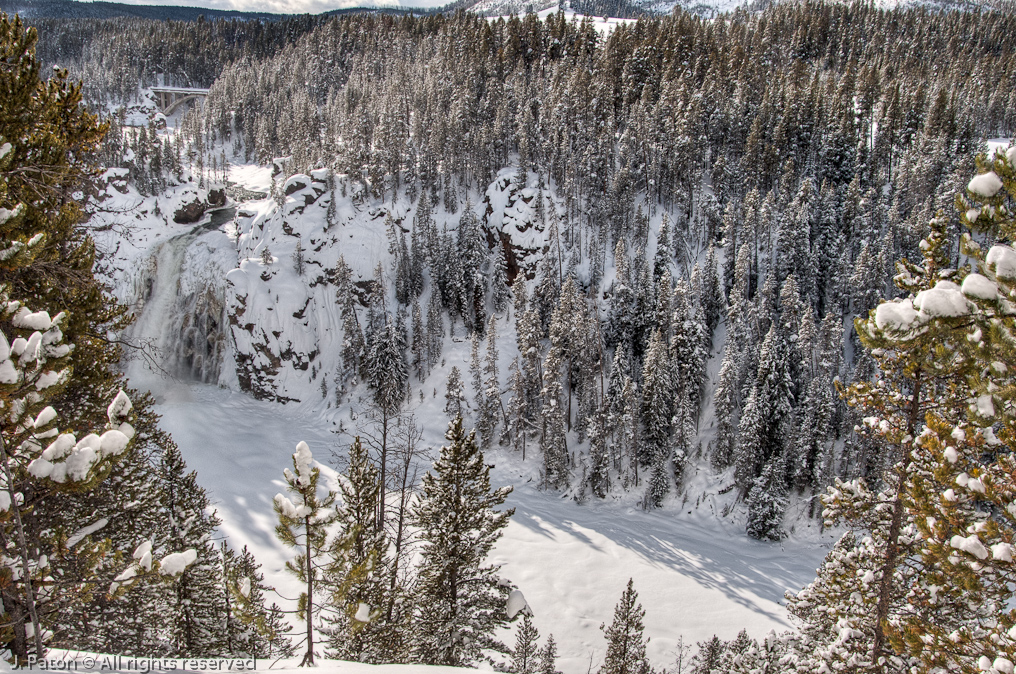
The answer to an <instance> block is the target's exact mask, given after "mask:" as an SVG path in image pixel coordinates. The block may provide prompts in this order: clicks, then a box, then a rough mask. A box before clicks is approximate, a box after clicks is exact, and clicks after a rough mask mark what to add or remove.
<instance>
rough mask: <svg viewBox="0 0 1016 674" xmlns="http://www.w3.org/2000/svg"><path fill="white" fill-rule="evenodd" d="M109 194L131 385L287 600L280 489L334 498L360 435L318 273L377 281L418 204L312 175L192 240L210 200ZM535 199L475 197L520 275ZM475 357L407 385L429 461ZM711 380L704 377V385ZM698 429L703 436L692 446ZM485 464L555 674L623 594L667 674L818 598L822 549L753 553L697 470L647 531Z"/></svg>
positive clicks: (501, 462)
mask: <svg viewBox="0 0 1016 674" xmlns="http://www.w3.org/2000/svg"><path fill="white" fill-rule="evenodd" d="M230 175H231V177H232V178H233V179H235V180H237V181H239V182H242V183H243V186H244V187H246V188H247V189H250V190H264V191H268V190H270V189H271V182H270V172H269V171H268V169H264V168H259V167H254V166H248V167H234V169H233V171H232V172H231V174H230ZM108 178H109V180H110V187H109V188H108V189H107V190H106V191H105V201H104V202H103V203H104V210H105V211H107V212H112V213H113V214H116V213H129V214H130V216H131V217H130V219H131V220H133V223H132V224H133V226H132V227H131V232H130V235H129V237H128V238H127V239H126V240H123V239H121V238H120V237H119V236H118V231H119V230H110V231H109V232H107V233H100V235H99V244H100V247H101V248H102V249H104V250H106V251H107V252H108V253H109V255H110V256H108V257H107V258H106V260H105V261H106V263H107V265H108V271H107V273H108V275H109V277H110V279H111V280H112V281H113V282H114V283H115V284H116V288H117V293H118V294H119V295H120V296H121V297H122V298H123V299H125V300H127V301H128V302H130V303H131V304H132V305H133V306H134V307H135V311H136V312H137V313H138V316H139V319H138V321H137V323H136V325H135V326H134V327H133V328H132V330H133V332H132V337H133V338H134V339H136V340H138V341H141V342H147V343H149V344H153V345H155V346H157V347H158V349H159V355H158V358H157V360H158V366H157V367H153V366H152V364H151V363H148V362H146V361H145V360H144V359H136V360H134V361H132V362H130V363H129V365H128V371H129V373H130V377H131V380H132V382H134V383H135V384H136V385H139V386H141V387H143V388H147V389H149V390H151V391H152V392H153V393H154V394H155V395H156V398H157V401H158V411H159V412H160V413H161V414H162V415H163V425H164V427H165V428H166V429H167V430H168V431H170V432H171V433H172V435H173V438H174V440H175V441H176V442H177V443H178V444H179V446H180V448H181V450H182V452H183V454H184V457H185V458H186V460H187V462H188V464H189V466H190V467H191V468H194V469H196V470H197V473H198V480H199V482H200V483H201V484H202V485H203V486H205V487H206V488H207V489H208V490H209V491H210V492H211V494H212V496H213V498H214V499H215V502H216V509H217V511H218V514H219V516H220V517H221V518H222V520H223V524H222V527H221V530H222V532H223V533H224V534H225V535H226V537H227V538H228V540H229V541H230V543H231V545H233V546H234V547H236V548H239V547H241V546H244V545H246V546H249V547H250V549H252V550H253V551H254V552H255V554H256V556H257V558H258V560H259V561H260V562H261V563H262V564H263V568H264V571H265V572H266V581H267V582H268V584H269V585H272V586H274V587H276V588H278V589H279V591H280V594H281V595H282V596H283V597H293V596H295V595H296V594H297V593H298V588H297V585H296V583H295V581H294V580H293V579H292V577H291V576H289V575H288V574H287V573H286V572H285V571H284V568H283V565H284V562H285V560H286V559H287V558H288V557H289V556H290V555H291V552H290V551H289V550H287V549H286V548H285V547H283V546H282V545H281V544H280V543H279V542H278V541H277V540H276V538H275V536H274V534H273V528H274V526H275V515H274V513H273V512H272V498H273V496H274V494H275V493H277V492H278V491H280V489H281V488H282V485H283V480H282V470H283V468H285V467H286V465H287V464H288V461H289V455H290V454H291V453H292V451H293V447H294V446H295V444H296V443H297V442H298V441H300V440H305V441H307V442H308V444H309V445H310V446H311V449H312V451H313V452H314V454H315V457H316V458H317V460H318V461H319V462H320V463H321V464H322V466H323V468H324V469H325V473H326V476H327V477H328V479H329V481H330V482H331V484H332V486H334V485H335V482H334V480H335V474H336V473H335V470H334V469H335V468H336V467H339V466H341V465H342V459H343V457H344V456H345V453H346V448H347V446H348V443H349V442H350V440H351V437H352V434H353V433H356V432H358V431H359V430H360V429H362V428H364V427H366V425H367V424H366V423H365V421H366V420H365V416H364V415H365V411H366V404H365V400H366V399H367V398H369V395H368V391H367V389H366V388H365V386H363V385H362V384H361V385H359V386H354V387H353V388H352V389H351V390H349V391H346V392H337V391H336V385H335V382H334V380H333V378H332V377H331V376H330V374H331V373H333V372H335V371H336V369H337V368H338V367H339V359H340V355H339V350H340V347H341V338H342V335H341V330H340V325H341V319H340V311H339V310H340V307H339V305H338V303H337V301H336V298H335V288H334V286H333V285H332V284H331V283H329V272H330V271H331V270H333V269H334V267H335V265H336V262H337V261H338V258H339V256H340V255H341V256H343V258H344V259H345V260H346V262H347V263H348V264H349V265H350V267H351V268H352V270H353V274H354V280H355V281H357V282H359V283H361V284H365V283H369V282H370V281H371V278H372V275H373V273H374V269H375V267H376V266H377V265H378V264H379V263H380V264H381V265H382V268H383V270H384V271H385V273H386V274H387V273H390V271H391V267H392V259H393V258H392V256H391V255H390V253H389V241H390V236H389V232H386V229H389V230H390V229H391V228H393V227H394V228H395V231H396V232H398V231H399V230H400V229H402V230H405V229H408V224H409V223H410V222H411V220H412V218H413V217H414V214H415V210H416V207H417V205H416V204H413V203H411V202H410V201H408V200H407V199H404V198H400V199H399V200H397V201H396V202H395V204H392V203H391V202H390V201H388V202H380V201H377V200H376V199H372V198H370V197H368V196H367V195H363V194H359V193H354V191H353V190H352V189H349V190H348V191H347V193H346V196H345V197H343V196H342V188H337V189H336V190H335V191H334V192H331V191H330V190H328V189H327V180H328V176H327V175H326V174H325V173H324V172H314V173H312V174H311V175H296V176H291V177H289V178H288V179H285V180H282V179H281V176H280V179H279V180H278V189H279V191H280V192H281V194H282V195H283V196H282V197H281V198H280V199H279V200H278V201H276V200H274V199H272V198H270V197H269V198H265V199H261V200H256V201H250V202H246V203H239V204H230V205H229V206H228V207H227V208H226V209H221V210H212V211H210V212H209V213H207V214H206V215H205V216H204V217H203V218H202V219H201V220H199V221H198V222H195V223H190V224H176V223H174V222H173V220H172V214H173V213H174V212H175V211H176V210H177V209H179V208H180V207H181V206H182V205H184V204H187V203H192V202H193V201H194V200H195V199H197V200H198V201H202V200H206V199H207V191H203V190H195V189H192V188H190V187H177V188H171V189H170V191H169V192H168V193H166V194H164V195H160V196H159V197H158V199H156V198H154V197H149V198H147V199H142V198H141V197H140V196H139V195H137V193H136V192H134V191H133V190H132V189H131V188H128V187H127V186H126V185H125V184H124V183H123V182H122V180H120V179H119V178H118V177H117V175H116V174H115V173H114V174H110V176H108ZM535 180H536V179H535V176H533V177H531V178H530V181H529V182H528V183H527V184H526V186H524V187H523V186H521V185H520V184H519V183H518V181H517V180H516V179H514V170H513V169H508V170H505V171H503V172H502V173H501V174H500V175H499V176H498V177H497V179H496V180H495V181H494V182H493V183H491V185H490V186H489V187H488V188H487V190H485V191H484V192H483V193H482V194H473V195H472V197H471V202H472V204H473V205H472V208H473V210H474V213H475V214H476V216H477V217H478V219H479V221H480V223H481V224H482V226H483V228H484V230H485V231H486V232H487V234H488V238H489V240H490V241H492V242H493V241H494V240H498V239H499V240H502V241H506V242H508V243H509V246H510V249H511V251H512V253H513V255H512V257H513V259H512V261H511V262H512V264H513V265H517V267H518V268H519V269H520V270H521V271H522V272H532V270H533V269H535V266H536V264H537V262H538V260H539V259H540V257H542V254H543V252H544V250H545V248H547V247H548V246H549V245H550V242H549V241H548V240H546V231H544V228H543V227H542V226H540V225H539V223H538V219H537V216H536V213H537V204H536V201H535V200H536V199H537V198H539V196H540V194H544V199H546V202H545V204H544V207H545V208H548V209H549V208H554V207H558V206H560V204H556V202H555V201H554V200H553V199H552V198H551V197H550V194H552V193H553V192H552V191H550V190H548V192H547V193H543V192H541V191H540V190H538V189H537V186H536V182H535ZM332 199H334V200H335V203H334V205H333V208H332V209H330V208H329V204H330V201H331V200H332ZM279 201H281V204H280V203H279ZM156 203H158V211H159V213H160V214H158V215H157V214H156ZM555 204H556V205H555ZM128 208H129V210H127V209H128ZM234 209H235V210H234ZM330 212H331V215H329V213H330ZM232 213H235V216H234V217H233V218H232V219H227V218H226V217H225V216H227V215H229V214H232ZM461 215H462V213H461V211H460V212H458V213H457V214H451V213H447V212H445V211H444V210H443V209H437V210H436V211H435V213H434V215H433V217H434V220H435V224H436V226H437V227H438V228H439V229H445V228H448V229H453V228H454V227H455V226H456V223H458V221H459V219H460V217H461ZM96 217H97V218H100V217H106V218H109V217H113V219H116V217H121V218H122V215H121V216H110V214H109V213H107V214H106V215H104V216H96ZM329 218H331V220H332V223H333V224H331V225H330V226H329V224H328V221H329ZM386 223H387V227H386ZM651 229H655V226H654V227H652V228H651ZM298 248H299V250H300V255H301V256H302V267H303V269H302V271H303V273H302V274H300V273H298V263H297V261H296V258H297V251H298ZM611 273H612V271H611V270H607V276H608V278H609V276H610V274H611ZM518 278H519V280H520V281H521V280H522V279H523V278H524V274H523V275H520V276H519V277H518ZM422 299H423V300H424V301H425V300H426V297H424V298H422ZM511 313H512V312H510V311H509V316H507V317H506V316H502V317H501V318H500V319H499V320H498V340H497V343H498V347H499V350H500V362H499V368H500V371H501V372H502V373H506V372H507V369H508V368H507V366H508V364H509V362H510V360H511V359H512V358H513V357H514V356H515V355H516V353H517V347H516V345H515V338H514V333H515V331H514V329H513V326H512V322H513V321H514V317H512V316H510V314H511ZM446 334H447V333H446ZM469 352H470V345H469V340H468V339H467V338H466V337H465V334H464V330H463V328H462V326H461V325H458V326H455V327H454V328H452V332H451V335H450V336H447V337H446V338H445V339H444V344H443V351H442V356H441V360H440V362H439V364H438V365H436V366H435V367H434V369H433V371H432V372H431V374H430V376H429V377H428V378H426V379H425V380H424V381H418V380H416V378H415V377H414V378H412V379H411V381H410V389H411V394H410V396H409V400H410V402H409V404H408V410H407V411H408V412H409V413H411V414H413V415H414V417H415V419H416V420H417V423H419V424H420V425H421V426H422V429H423V432H424V438H423V439H424V443H425V444H427V445H429V446H431V447H435V448H436V447H438V446H439V445H440V443H441V441H442V436H443V432H444V430H445V428H446V425H447V422H448V416H447V415H446V414H445V412H444V405H445V397H444V383H445V380H446V378H447V376H448V373H449V371H450V370H451V368H452V367H453V366H454V367H458V368H459V369H460V371H462V372H467V371H468V368H469V357H470V354H469ZM715 370H716V362H715V358H714V359H713V362H712V363H711V364H710V375H711V376H712V377H713V378H714V379H715V374H716V373H715ZM505 378H506V375H505V374H502V385H504V379H505ZM251 394H254V395H255V396H256V397H257V398H261V400H257V399H255V397H253V396H252V395H251ZM467 397H471V395H470V394H468V393H467ZM284 402H285V403H286V404H283V403H284ZM709 425H710V422H709V420H708V419H705V420H704V423H703V425H702V426H703V433H704V434H708V432H709V428H708V427H709ZM487 459H488V461H489V462H491V463H493V464H494V465H495V466H496V468H495V471H494V474H493V476H494V480H495V483H496V484H501V485H504V484H510V485H513V486H514V487H515V491H514V493H513V494H512V495H511V496H510V498H509V502H508V504H507V505H509V506H511V507H514V508H515V509H516V513H515V516H514V517H513V518H512V521H511V524H510V525H509V527H508V529H507V532H506V534H505V536H504V538H503V539H502V540H501V542H500V543H499V544H498V546H497V548H496V550H495V554H494V559H495V561H497V562H498V563H501V564H503V565H504V566H503V569H502V574H503V575H504V576H505V577H507V578H508V579H510V580H511V581H512V582H513V583H515V584H516V585H518V587H519V588H520V589H521V590H522V592H523V593H524V594H525V596H526V598H527V600H528V601H529V604H530V605H531V607H532V609H533V611H534V613H535V620H534V623H535V625H536V627H537V628H538V629H539V630H540V631H541V633H543V634H547V633H553V634H554V635H555V638H556V639H557V641H558V643H559V646H560V649H561V660H560V665H561V669H562V670H563V671H564V672H565V673H566V674H579V673H580V672H583V671H586V670H587V669H588V668H589V666H590V663H592V666H593V667H596V666H597V665H598V663H599V662H600V661H601V660H602V657H603V653H604V650H605V642H604V640H603V638H602V633H601V631H600V629H599V626H600V624H601V623H603V622H609V621H610V618H611V615H612V611H613V606H614V604H615V603H616V602H617V599H618V597H619V595H620V593H621V591H622V589H623V587H624V584H625V582H626V581H627V579H628V578H629V577H632V578H634V579H635V587H636V589H637V590H638V591H639V592H640V594H641V601H642V603H643V605H644V606H645V608H646V626H647V634H648V636H650V637H651V642H650V644H649V648H650V657H651V660H652V661H653V662H656V663H660V664H664V663H668V662H670V661H671V660H672V659H673V658H674V655H675V653H676V652H677V649H678V648H679V644H680V643H682V642H683V643H684V644H690V643H694V642H696V641H700V640H703V639H707V638H709V637H711V636H712V635H713V634H716V635H718V636H720V637H721V638H724V639H730V638H733V637H734V636H735V635H736V634H737V632H738V631H740V630H741V629H743V628H746V629H748V630H749V632H750V633H751V634H752V635H753V636H755V637H762V636H764V634H765V633H766V632H768V631H769V630H774V629H775V630H777V631H779V630H782V629H785V628H787V627H788V621H787V616H786V613H785V610H784V608H783V606H782V605H781V602H782V596H783V593H784V592H785V591H786V590H795V589H798V588H800V587H801V586H803V585H804V584H806V583H808V582H809V581H810V580H811V578H812V577H813V575H814V571H815V569H816V567H817V566H818V564H819V563H820V561H821V559H822V557H823V556H824V554H825V551H826V549H827V546H828V545H829V544H830V543H831V542H832V540H834V539H833V537H832V536H831V535H830V534H826V535H824V536H823V535H822V534H820V532H819V531H818V530H817V526H818V525H817V523H816V522H814V521H810V520H807V519H799V520H798V524H797V526H798V530H797V531H793V532H792V533H791V535H790V537H789V538H788V539H786V540H784V541H783V542H782V543H781V544H771V543H761V542H757V541H752V540H750V539H748V538H747V537H746V535H745V534H744V533H743V524H742V522H741V521H740V520H739V518H738V517H737V516H736V514H735V515H734V516H731V515H730V512H731V510H732V506H733V503H734V494H733V493H732V492H731V491H730V490H729V489H727V490H724V489H723V487H725V486H726V484H725V480H727V478H725V477H724V476H714V475H712V473H711V471H710V470H709V469H708V467H707V466H706V465H705V464H704V463H703V464H701V465H699V464H698V463H696V464H694V466H693V467H692V469H691V470H690V475H689V478H688V489H687V491H686V492H685V494H683V495H681V496H680V497H672V500H671V501H670V502H668V503H667V504H666V506H665V507H664V508H663V509H661V510H659V511H656V512H645V511H643V510H641V509H640V508H639V507H638V506H639V503H640V501H641V492H639V493H635V492H632V493H629V494H623V493H622V494H617V495H614V496H612V497H611V498H609V499H608V500H607V501H605V502H600V501H596V500H595V499H594V500H593V501H595V502H590V501H586V502H582V503H580V502H577V501H576V500H575V499H574V498H571V497H569V496H562V495H561V494H560V493H557V492H553V491H551V492H547V491H541V490H539V489H538V488H537V486H538V485H539V483H540V461H539V457H538V452H535V451H531V452H530V453H529V456H528V459H527V460H526V461H523V460H522V458H521V456H520V455H518V454H515V453H514V452H512V451H511V450H509V449H506V448H497V449H494V450H492V451H491V452H490V453H489V454H488V456H487ZM790 518H791V519H793V514H791V515H790ZM682 640H683V641H682Z"/></svg>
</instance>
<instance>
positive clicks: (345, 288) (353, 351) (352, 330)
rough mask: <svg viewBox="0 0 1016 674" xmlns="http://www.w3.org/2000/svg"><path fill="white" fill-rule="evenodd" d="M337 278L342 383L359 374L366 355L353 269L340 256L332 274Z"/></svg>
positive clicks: (336, 295)
mask: <svg viewBox="0 0 1016 674" xmlns="http://www.w3.org/2000/svg"><path fill="white" fill-rule="evenodd" d="M332 276H333V278H334V279H335V285H336V290H335V299H336V301H337V302H338V304H339V306H340V307H341V308H342V309H341V313H342V376H341V378H342V383H343V384H344V383H345V382H347V381H349V380H350V379H352V378H353V377H355V376H356V375H358V374H359V373H360V372H361V370H362V367H363V361H364V358H365V357H366V355H367V353H366V345H365V344H364V340H363V330H362V329H361V328H360V321H359V319H358V318H357V315H356V305H355V300H356V297H355V295H354V294H353V270H352V269H350V268H349V265H348V264H346V260H345V258H343V257H342V256H341V255H340V256H339V261H338V262H337V263H336V264H335V270H334V272H333V274H332Z"/></svg>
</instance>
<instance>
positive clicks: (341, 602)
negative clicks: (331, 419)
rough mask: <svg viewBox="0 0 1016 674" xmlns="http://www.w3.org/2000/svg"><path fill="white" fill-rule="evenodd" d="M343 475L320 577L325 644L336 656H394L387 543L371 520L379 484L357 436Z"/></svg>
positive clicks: (378, 660) (377, 658) (369, 658)
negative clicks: (326, 598)
mask: <svg viewBox="0 0 1016 674" xmlns="http://www.w3.org/2000/svg"><path fill="white" fill-rule="evenodd" d="M344 477H345V479H344V480H341V481H340V482H339V496H340V497H341V505H340V506H339V507H337V508H336V510H335V522H336V523H337V524H338V529H339V533H338V534H337V536H336V537H335V538H334V539H333V540H332V543H331V550H330V552H329V555H328V557H329V563H328V566H327V568H326V569H325V571H324V578H323V581H324V584H325V585H326V586H327V587H328V588H329V590H330V592H331V601H330V602H329V609H330V611H331V613H330V615H329V616H328V619H327V620H328V623H329V628H328V630H327V634H328V645H329V646H330V647H331V648H332V652H333V653H334V657H337V658H339V659H340V660H354V661H357V662H373V663H381V662H389V661H391V660H392V659H394V658H396V657H397V656H398V643H397V636H398V635H397V634H393V632H394V630H392V629H391V626H390V625H389V624H388V621H387V620H386V617H387V616H389V615H390V612H389V611H388V604H389V603H391V602H393V601H394V597H392V595H391V593H390V592H389V591H388V582H387V581H388V578H387V575H388V574H387V569H386V566H387V564H386V560H385V557H386V556H387V551H388V542H387V540H386V538H385V535H384V532H383V531H381V530H379V529H378V527H377V520H376V511H377V505H378V503H379V501H380V493H381V483H380V481H379V475H378V471H377V468H376V467H375V466H374V464H373V463H372V462H371V461H370V458H369V457H368V456H367V450H366V448H365V447H364V446H363V444H362V443H361V442H360V438H359V437H357V438H356V439H354V440H353V444H352V446H350V448H349V467H348V468H347V470H346V475H345V476H344Z"/></svg>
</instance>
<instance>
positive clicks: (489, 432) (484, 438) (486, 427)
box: [477, 314, 502, 448]
mask: <svg viewBox="0 0 1016 674" xmlns="http://www.w3.org/2000/svg"><path fill="white" fill-rule="evenodd" d="M497 358H498V355H497V316H496V315H495V314H491V316H490V320H489V322H488V324H487V351H486V355H485V357H484V360H483V399H482V401H481V403H480V409H479V421H478V423H477V426H478V427H479V430H480V439H481V442H482V443H483V447H484V448H488V447H490V446H491V445H492V444H493V443H494V438H495V437H496V435H497V425H498V419H499V418H500V416H501V414H502V406H501V382H500V380H499V378H498V372H497Z"/></svg>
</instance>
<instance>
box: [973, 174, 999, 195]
mask: <svg viewBox="0 0 1016 674" xmlns="http://www.w3.org/2000/svg"><path fill="white" fill-rule="evenodd" d="M967 189H968V190H970V191H971V192H972V193H973V194H976V195H978V196H981V197H993V196H995V195H996V194H998V191H999V190H1000V189H1002V179H1001V178H999V177H998V175H997V174H996V173H995V172H994V171H988V172H987V173H982V174H981V175H978V176H974V177H973V178H971V179H970V182H969V183H967Z"/></svg>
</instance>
